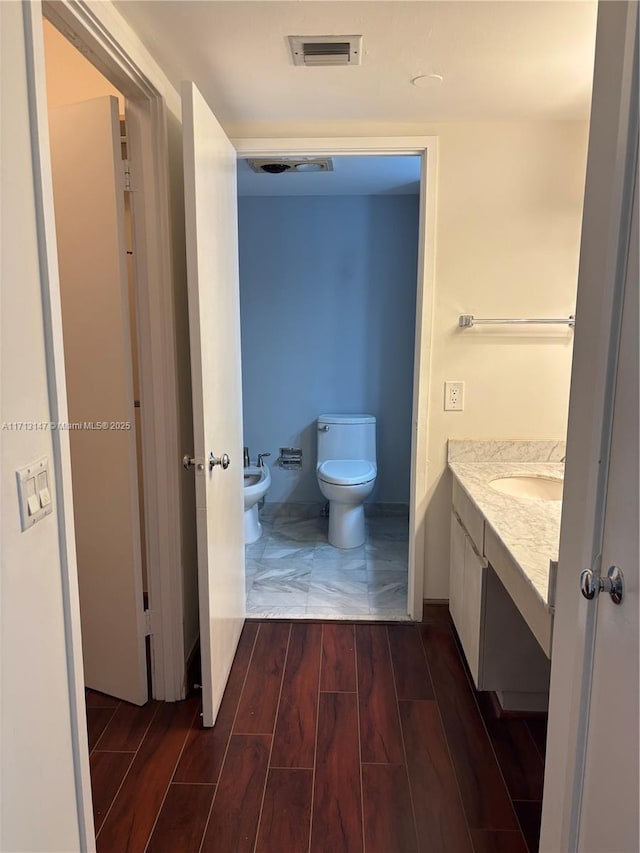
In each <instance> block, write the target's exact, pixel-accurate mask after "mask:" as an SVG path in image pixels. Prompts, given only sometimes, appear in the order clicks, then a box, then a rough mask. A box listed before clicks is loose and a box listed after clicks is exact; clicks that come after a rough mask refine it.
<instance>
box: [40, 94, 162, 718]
mask: <svg viewBox="0 0 640 853" xmlns="http://www.w3.org/2000/svg"><path fill="white" fill-rule="evenodd" d="M49 118H50V135H51V165H52V172H53V191H54V204H55V216H56V240H57V247H58V262H59V268H60V291H61V301H62V325H63V335H64V355H65V373H66V380H67V394H68V403H69V420H70V422H71V423H72V424H73V425H74V426H77V428H74V429H72V430H71V431H70V435H69V438H70V444H71V469H72V481H73V511H74V517H75V534H76V549H77V559H78V582H79V588H80V614H81V621H82V651H83V658H84V673H85V683H86V685H87V686H88V687H92V688H94V689H95V690H100V691H102V692H103V693H108V694H110V695H111V696H117V697H119V698H121V699H125V700H126V701H128V702H134V703H135V704H137V705H142V704H144V703H145V702H146V701H147V698H148V695H147V666H146V653H145V629H144V612H143V611H144V605H143V595H142V567H141V549H140V518H139V505H138V478H137V469H136V438H135V422H134V400H133V379H132V350H131V327H130V320H129V297H128V279H127V268H126V257H127V256H126V244H125V225H124V171H123V164H122V155H121V152H120V122H119V117H118V101H117V99H116V98H113V97H103V98H97V99H95V100H91V101H84V102H82V103H78V104H71V105H68V106H63V107H58V108H56V109H53V110H51V111H50V117H49ZM127 425H130V428H127ZM92 427H93V428H92Z"/></svg>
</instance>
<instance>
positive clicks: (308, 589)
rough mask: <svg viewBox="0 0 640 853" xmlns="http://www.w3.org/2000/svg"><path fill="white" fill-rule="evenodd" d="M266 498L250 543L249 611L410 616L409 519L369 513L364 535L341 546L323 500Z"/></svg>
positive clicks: (354, 616)
mask: <svg viewBox="0 0 640 853" xmlns="http://www.w3.org/2000/svg"><path fill="white" fill-rule="evenodd" d="M276 506H277V507H279V509H274V508H273V507H270V505H269V504H266V505H265V507H264V509H263V510H262V511H261V515H260V520H261V523H262V527H263V533H262V536H261V538H260V539H259V540H258V541H257V542H255V543H254V544H252V545H247V546H246V589H247V616H249V617H250V618H262V619H264V618H283V619H295V618H299V619H305V618H313V619H352V620H357V619H366V620H375V619H379V620H385V621H386V620H389V621H396V620H406V619H408V618H409V617H408V615H407V559H408V537H409V529H408V527H409V522H408V519H407V517H406V515H378V514H377V515H371V516H368V517H367V519H366V529H367V536H366V541H365V544H364V545H363V546H361V547H360V548H354V549H351V550H348V551H343V550H340V549H338V548H333V547H332V546H331V545H329V544H328V542H327V530H328V524H329V521H328V519H327V518H323V517H321V515H320V506H316V505H312V506H307V505H305V504H298V505H295V504H294V505H276Z"/></svg>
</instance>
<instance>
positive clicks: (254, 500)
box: [244, 454, 271, 545]
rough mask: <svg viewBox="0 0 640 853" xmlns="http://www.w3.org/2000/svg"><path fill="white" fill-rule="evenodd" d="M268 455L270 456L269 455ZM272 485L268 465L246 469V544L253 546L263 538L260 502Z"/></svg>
mask: <svg viewBox="0 0 640 853" xmlns="http://www.w3.org/2000/svg"><path fill="white" fill-rule="evenodd" d="M267 455H268V454H267ZM270 485H271V471H270V470H269V468H268V467H267V466H266V465H251V466H249V467H248V468H245V469H244V544H245V545H251V544H253V542H257V541H258V539H259V538H260V537H261V536H262V525H261V524H260V518H259V517H258V502H259V501H260V500H262V498H263V497H264V496H265V495H266V494H267V492H268V490H269V486H270Z"/></svg>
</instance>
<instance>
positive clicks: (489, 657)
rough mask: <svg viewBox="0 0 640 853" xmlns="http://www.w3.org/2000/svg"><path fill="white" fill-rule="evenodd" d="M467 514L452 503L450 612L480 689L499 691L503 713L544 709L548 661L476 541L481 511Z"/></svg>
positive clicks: (480, 528)
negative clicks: (471, 531)
mask: <svg viewBox="0 0 640 853" xmlns="http://www.w3.org/2000/svg"><path fill="white" fill-rule="evenodd" d="M459 497H460V495H458V498H459ZM454 498H455V491H454ZM461 510H462V511H461ZM469 513H470V507H469V506H466V505H465V503H464V500H458V501H457V502H455V503H454V505H453V509H452V512H451V551H450V555H451V556H450V572H449V610H450V612H451V618H452V619H453V623H454V625H455V627H456V631H457V632H458V636H459V638H460V642H461V644H462V649H463V651H464V655H465V658H466V660H467V664H468V666H469V670H470V672H471V675H472V676H473V680H474V682H475V685H476V687H477V689H478V690H493V691H495V692H496V694H497V695H498V699H499V701H500V703H501V705H502V707H503V709H504V710H510V711H542V710H544V709H545V708H546V703H547V695H548V689H549V675H550V662H549V660H548V658H547V657H546V655H545V654H544V652H543V651H542V649H541V647H540V645H539V644H538V642H537V640H536V638H535V637H534V635H533V634H532V632H531V630H530V629H529V626H528V625H527V623H526V622H525V620H524V619H523V617H522V615H521V613H520V612H519V611H518V608H517V607H516V606H515V604H514V602H513V600H512V599H511V597H510V596H509V594H508V592H507V591H506V590H505V588H504V586H503V584H502V582H501V581H500V579H499V577H498V575H497V574H496V573H495V571H494V570H493V568H492V566H491V564H490V563H489V561H488V560H487V559H486V558H485V557H484V556H483V555H482V554H481V553H480V548H479V547H478V543H477V541H476V540H479V541H480V542H484V535H485V531H484V520H483V518H482V516H479V518H480V522H479V520H478V514H477V513H476V514H475V515H474V514H469ZM467 524H468V525H469V527H471V528H472V529H473V530H474V535H473V538H472V536H471V535H470V533H469V529H468V527H467Z"/></svg>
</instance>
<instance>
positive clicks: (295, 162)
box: [247, 157, 333, 175]
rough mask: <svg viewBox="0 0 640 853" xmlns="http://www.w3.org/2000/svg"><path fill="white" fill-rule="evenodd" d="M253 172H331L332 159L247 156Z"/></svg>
mask: <svg viewBox="0 0 640 853" xmlns="http://www.w3.org/2000/svg"><path fill="white" fill-rule="evenodd" d="M247 163H248V164H249V166H250V168H251V169H253V171H254V172H263V173H266V174H267V175H282V174H284V173H285V172H288V173H289V174H291V173H295V172H333V161H332V160H331V158H330V157H298V158H296V159H293V158H287V159H286V160H285V159H280V160H275V159H274V158H273V157H270V158H267V157H261V158H255V157H252V158H249V159H248V160H247Z"/></svg>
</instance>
